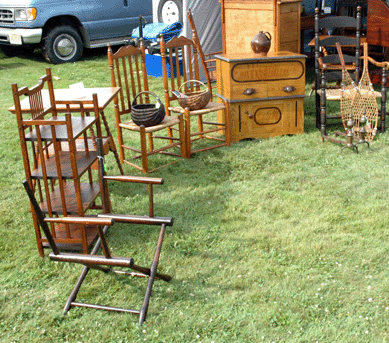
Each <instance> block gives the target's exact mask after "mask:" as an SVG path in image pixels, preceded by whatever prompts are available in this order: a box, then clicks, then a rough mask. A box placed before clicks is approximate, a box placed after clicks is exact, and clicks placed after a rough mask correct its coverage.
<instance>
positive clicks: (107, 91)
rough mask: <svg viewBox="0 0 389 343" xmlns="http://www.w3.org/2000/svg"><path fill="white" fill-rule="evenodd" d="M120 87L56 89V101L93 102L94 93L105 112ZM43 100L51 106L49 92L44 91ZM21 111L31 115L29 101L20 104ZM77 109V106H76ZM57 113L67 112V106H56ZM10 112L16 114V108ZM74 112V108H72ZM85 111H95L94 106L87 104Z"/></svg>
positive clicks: (44, 103)
mask: <svg viewBox="0 0 389 343" xmlns="http://www.w3.org/2000/svg"><path fill="white" fill-rule="evenodd" d="M119 91H120V87H98V88H83V89H81V90H79V91H75V90H73V89H70V88H61V89H54V96H55V100H56V101H65V100H66V101H69V100H70V101H72V100H75V101H80V100H86V101H90V100H92V95H93V94H94V93H96V94H97V97H98V101H99V110H100V111H101V112H103V111H104V109H105V108H106V107H107V106H108V105H109V103H110V102H111V101H112V100H113V99H114V98H115V96H116V95H117V94H118V93H119ZM42 100H43V105H47V106H49V105H50V103H49V101H50V100H49V92H48V91H47V90H46V89H44V90H42ZM20 105H21V109H22V112H23V113H29V112H30V104H29V102H28V99H27V98H26V99H23V100H22V101H21V102H20ZM74 107H76V106H74ZM56 108H57V111H58V112H60V113H63V112H66V106H65V105H62V104H57V106H56ZM8 110H9V111H10V112H12V113H15V106H12V107H10V108H9V109H8ZM71 110H72V108H71ZM85 110H93V107H92V105H90V104H86V105H85Z"/></svg>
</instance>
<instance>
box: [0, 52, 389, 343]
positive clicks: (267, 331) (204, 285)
mask: <svg viewBox="0 0 389 343" xmlns="http://www.w3.org/2000/svg"><path fill="white" fill-rule="evenodd" d="M47 66H48V65H47V64H46V63H45V62H44V61H43V58H41V57H40V55H34V56H33V58H23V57H20V58H1V56H0V75H1V80H2V82H1V83H0V92H1V95H2V101H1V103H0V115H1V118H2V120H1V121H0V130H1V133H2V134H1V139H0V157H1V158H0V187H1V197H0V204H1V206H0V214H1V216H0V218H1V219H0V220H1V224H2V225H1V240H0V273H1V278H0V308H1V311H0V330H1V332H2V335H1V338H0V341H1V342H7V343H10V342H56V343H57V342H115V343H119V342H123V343H124V342H144V341H146V342H147V341H148V342H203V343H210V342H347V343H349V342H374V343H377V342H388V341H389V329H388V327H389V320H388V318H389V317H388V315H389V305H388V298H389V291H388V287H387V283H388V279H389V259H388V255H387V254H388V252H389V246H388V241H389V232H388V230H386V229H387V223H388V214H387V213H388V211H387V203H386V199H387V190H388V187H389V177H388V173H389V163H388V158H387V156H388V154H389V146H388V141H389V139H388V134H387V133H385V134H380V135H378V136H377V137H376V139H375V140H374V142H373V143H372V144H371V148H370V149H367V148H366V147H364V146H363V147H361V148H360V153H359V154H355V153H354V152H352V151H350V150H345V151H344V152H343V153H340V147H339V146H337V145H334V144H331V143H329V142H325V143H322V141H321V138H320V133H319V131H318V130H317V129H316V128H315V127H314V122H315V118H314V96H312V97H307V98H306V102H305V133H304V134H301V135H296V136H284V137H275V138H271V139H264V140H260V139H257V140H245V141H241V142H238V143H235V144H232V145H231V147H229V148H222V149H218V150H213V151H209V152H204V153H201V154H198V155H195V156H193V158H191V159H188V160H180V161H178V162H177V163H175V164H173V165H171V166H169V167H166V168H163V169H161V170H159V171H158V172H156V173H154V174H152V175H150V176H156V177H163V178H164V180H165V183H164V185H163V186H160V187H155V200H156V214H157V215H162V216H172V217H174V219H175V222H174V226H173V227H172V228H168V230H167V235H166V238H165V242H164V247H163V249H162V256H161V261H160V270H161V271H162V272H165V273H171V274H172V275H173V280H172V281H171V282H170V283H164V282H163V281H156V283H155V285H154V289H153V295H152V299H151V304H150V308H149V315H148V319H147V321H146V322H145V324H144V325H143V326H142V327H138V325H137V318H136V317H135V316H132V315H129V314H117V313H106V312H100V311H93V310H87V309H77V308H74V309H72V310H71V311H70V312H69V314H68V315H66V316H62V314H61V312H62V306H63V305H64V303H65V301H66V299H67V296H68V295H69V292H70V291H71V289H72V287H73V285H74V283H75V282H76V280H77V277H78V273H79V272H80V270H81V267H80V266H73V265H68V264H60V263H53V262H50V261H49V260H48V258H47V257H45V258H43V259H42V258H41V257H39V255H38V252H37V249H36V242H35V236H34V232H33V225H32V218H31V215H30V213H29V204H28V200H27V197H26V195H25V194H24V191H23V189H22V185H21V181H22V180H23V178H24V169H23V164H22V160H21V152H20V146H19V141H18V133H17V127H16V121H15V118H14V116H13V115H12V114H11V113H9V112H8V108H9V107H10V106H11V105H12V104H13V100H12V94H11V84H12V83H13V82H17V83H18V85H19V86H25V85H26V86H32V85H34V84H36V83H37V80H38V78H39V77H40V76H41V75H43V74H44V73H45V67H47ZM50 67H51V68H52V74H53V76H55V81H54V85H55V87H56V88H63V87H68V85H69V84H71V83H75V82H79V81H83V82H84V84H85V86H86V87H97V86H109V85H110V76H109V69H108V63H107V60H106V56H105V49H102V50H96V51H93V52H89V55H87V56H86V58H85V59H83V60H82V61H80V62H77V63H75V64H63V65H55V66H54V65H51V66H50ZM312 79H313V73H312V66H309V68H308V74H307V88H306V90H307V94H308V92H309V90H310V84H311V82H312ZM151 88H152V89H153V90H154V91H155V92H156V93H157V94H158V95H159V96H160V97H161V98H162V97H163V90H162V80H161V79H156V78H151ZM334 111H335V107H334ZM106 113H107V116H108V119H109V122H110V125H111V129H112V131H113V132H114V133H115V119H114V115H113V108H112V107H110V108H109V109H108V110H107V111H106ZM129 139H137V137H129ZM107 164H108V173H109V174H116V173H118V170H117V166H116V165H115V163H114V159H113V156H108V158H107ZM125 171H126V173H127V174H132V175H139V173H138V172H137V171H134V170H133V169H130V167H129V166H125ZM110 193H111V197H112V201H113V204H114V207H115V209H116V210H117V211H118V212H130V213H138V214H141V213H142V212H143V213H144V212H145V209H146V206H147V200H146V195H147V189H145V188H144V187H142V186H141V185H139V186H138V185H125V186H122V185H121V186H118V185H115V184H112V186H111V188H110ZM156 234H157V232H156V231H155V229H154V228H144V227H141V226H133V227H128V226H124V225H118V224H117V225H115V226H114V227H113V228H112V229H111V230H110V233H109V240H110V241H111V245H112V246H113V253H114V254H115V255H119V256H120V255H124V256H127V255H129V256H133V257H134V259H135V260H136V262H137V263H139V264H145V263H149V262H150V260H151V256H152V253H153V249H154V244H155V241H156ZM139 286H142V287H139ZM144 286H145V283H144V280H134V279H128V278H125V277H112V276H109V275H100V274H99V273H97V272H95V271H92V272H91V273H90V275H89V276H88V278H87V279H86V281H85V282H84V286H83V287H82V289H81V291H80V294H79V298H80V299H86V300H88V299H92V300H91V301H96V302H97V303H102V304H112V305H118V306H122V305H123V306H127V305H128V306H130V307H131V306H134V307H139V306H140V301H141V299H142V297H143V294H142V293H143V290H144Z"/></svg>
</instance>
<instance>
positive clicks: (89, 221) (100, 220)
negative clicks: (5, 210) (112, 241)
mask: <svg viewBox="0 0 389 343" xmlns="http://www.w3.org/2000/svg"><path fill="white" fill-rule="evenodd" d="M98 146H99V154H100V157H99V169H100V175H101V177H100V182H101V184H102V185H103V186H106V181H107V180H117V181H124V182H136V183H145V184H149V194H150V198H152V185H153V184H162V183H163V180H162V179H158V178H142V177H130V176H123V175H120V176H117V177H113V176H106V175H104V159H103V157H102V144H101V140H100V139H99V142H98ZM23 185H24V187H25V189H26V192H27V194H28V196H29V198H30V202H31V207H32V211H33V212H34V214H35V216H36V218H37V220H38V221H39V224H40V228H41V229H42V231H43V234H44V235H45V237H46V238H47V240H48V242H49V244H50V247H51V249H52V252H51V253H50V254H49V258H50V259H51V260H53V261H59V262H70V263H78V264H82V265H84V268H83V270H82V272H81V275H80V277H79V279H78V281H77V283H76V285H75V287H74V289H73V291H72V292H71V294H70V296H69V298H68V300H67V302H66V304H65V307H64V310H63V313H64V314H66V313H67V312H68V311H69V310H70V309H71V307H87V308H93V309H101V310H108V311H116V312H125V313H133V314H137V315H139V325H142V323H143V322H144V321H145V319H146V316H147V312H148V306H149V302H150V297H151V292H152V287H153V284H154V280H155V279H156V278H157V279H162V280H164V281H170V280H171V276H169V275H166V274H161V273H158V272H157V268H158V263H159V257H160V254H161V249H162V242H163V238H164V234H165V230H166V226H172V225H173V219H172V218H170V217H154V207H153V202H152V201H149V204H150V207H149V216H134V215H124V214H113V213H111V211H110V210H111V204H110V201H109V197H108V189H107V188H105V189H104V190H102V200H103V209H104V212H106V213H104V214H101V215H98V216H97V217H62V218H45V217H44V214H43V212H42V210H41V209H40V206H39V204H38V202H37V200H36V198H35V196H34V193H33V191H32V189H31V187H30V186H29V184H28V182H27V181H24V182H23ZM114 221H116V222H122V223H128V224H145V225H157V226H159V227H160V232H159V236H158V240H157V245H156V249H155V253H154V256H153V260H152V263H151V266H150V268H148V267H141V266H138V265H136V264H135V262H134V260H133V259H132V258H129V257H124V258H123V257H112V256H111V253H110V249H109V247H108V243H107V241H106V238H105V234H106V232H107V231H108V228H109V227H110V226H111V225H112V224H113V223H114ZM53 222H54V223H62V224H69V225H70V224H77V225H79V226H81V228H83V229H84V230H85V227H86V226H89V227H90V226H95V227H96V228H97V230H98V234H99V238H98V240H97V242H96V244H95V246H94V247H93V249H92V250H91V252H90V253H82V254H81V253H68V252H65V253H64V252H61V251H60V250H59V249H58V247H57V245H56V243H55V240H54V238H53V236H52V234H51V231H50V228H49V226H48V223H53ZM100 246H101V247H102V250H103V255H97V252H98V250H99V248H100ZM114 267H120V268H125V269H132V270H133V271H134V272H131V271H128V270H122V269H121V270H116V269H113V268H114ZM90 269H97V270H100V271H103V272H104V273H108V272H109V273H117V274H125V275H129V276H137V277H146V278H148V282H147V287H146V291H145V296H144V298H143V302H142V305H141V308H140V309H139V310H134V309H127V308H119V307H112V306H105V305H96V304H87V303H82V302H78V301H76V298H77V294H78V292H79V290H80V288H81V285H82V283H83V282H84V279H85V277H86V276H87V274H88V272H89V270H90Z"/></svg>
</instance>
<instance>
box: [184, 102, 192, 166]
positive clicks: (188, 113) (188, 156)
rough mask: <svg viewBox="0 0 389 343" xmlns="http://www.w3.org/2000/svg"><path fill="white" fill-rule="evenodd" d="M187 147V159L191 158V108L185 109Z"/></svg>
mask: <svg viewBox="0 0 389 343" xmlns="http://www.w3.org/2000/svg"><path fill="white" fill-rule="evenodd" d="M184 114H185V146H186V158H190V155H191V147H190V110H189V107H186V108H185V113H184Z"/></svg>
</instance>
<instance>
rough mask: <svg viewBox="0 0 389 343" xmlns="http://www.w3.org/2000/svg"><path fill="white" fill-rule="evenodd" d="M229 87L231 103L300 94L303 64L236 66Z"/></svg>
mask: <svg viewBox="0 0 389 343" xmlns="http://www.w3.org/2000/svg"><path fill="white" fill-rule="evenodd" d="M229 84H230V87H229V88H230V89H229V92H228V93H229V95H230V97H229V98H230V99H231V100H250V99H256V98H272V97H286V96H293V95H303V94H304V92H305V64H304V63H303V62H301V61H299V60H293V61H271V62H267V63H258V62H257V63H256V62H241V63H235V64H234V65H233V66H232V68H231V74H230V82H229Z"/></svg>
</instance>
